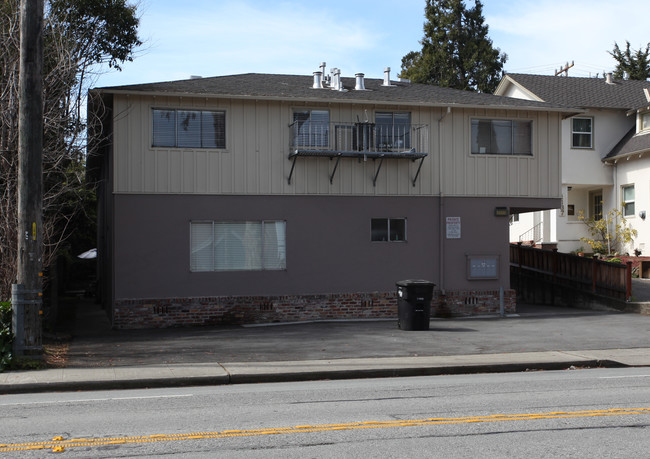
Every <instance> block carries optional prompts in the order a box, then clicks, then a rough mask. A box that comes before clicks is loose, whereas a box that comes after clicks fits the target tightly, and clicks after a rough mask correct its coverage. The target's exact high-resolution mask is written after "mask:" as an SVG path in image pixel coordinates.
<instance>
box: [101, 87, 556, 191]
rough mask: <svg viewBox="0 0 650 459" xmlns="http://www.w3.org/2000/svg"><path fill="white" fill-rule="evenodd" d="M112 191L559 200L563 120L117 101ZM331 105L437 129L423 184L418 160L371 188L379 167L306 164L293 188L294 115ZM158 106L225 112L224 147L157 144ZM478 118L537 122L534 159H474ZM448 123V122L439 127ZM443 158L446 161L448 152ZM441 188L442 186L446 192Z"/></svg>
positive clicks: (395, 165)
mask: <svg viewBox="0 0 650 459" xmlns="http://www.w3.org/2000/svg"><path fill="white" fill-rule="evenodd" d="M114 98H115V102H114V105H115V110H114V126H115V131H114V151H113V154H114V157H113V161H114V167H115V176H114V191H115V193H118V194H122V193H127V194H130V193H135V194H210V195H224V194H226V195H335V196H336V195H339V196H371V195H377V196H387V195H392V196H436V195H438V194H440V192H441V191H442V194H444V195H446V196H476V197H481V196H482V197H488V196H503V197H505V196H519V197H533V198H558V197H559V196H560V183H559V180H560V179H559V177H560V159H559V158H560V157H559V155H560V148H559V129H560V114H559V113H552V112H549V113H547V112H526V111H517V110H491V109H464V108H452V109H451V113H449V114H448V115H447V114H446V113H447V110H446V109H444V108H443V109H440V108H430V107H419V106H398V105H393V106H388V105H373V104H367V105H358V104H357V105H352V104H351V105H341V104H329V105H326V104H322V103H318V102H314V103H313V104H308V105H307V104H304V103H287V102H274V101H255V100H241V99H215V98H196V97H195V98H191V97H183V98H181V97H143V96H135V95H132V96H126V95H115V96H114ZM298 107H309V108H327V109H329V110H330V120H331V121H342V122H345V121H347V122H353V121H355V120H356V119H357V117H359V118H360V119H365V117H366V113H367V114H368V115H367V116H368V117H370V118H371V119H372V117H374V113H375V111H379V110H395V111H398V110H399V111H410V112H411V114H412V115H411V116H412V119H411V121H412V123H414V124H427V125H429V126H430V134H429V142H430V144H429V148H428V153H429V156H428V157H427V158H426V159H425V160H424V164H423V167H422V171H421V174H420V177H419V178H418V181H417V183H416V186H415V187H413V186H412V184H411V180H412V179H413V177H414V176H415V173H416V170H417V166H418V163H417V162H411V161H406V160H396V159H389V160H386V161H385V162H384V164H383V166H382V169H381V171H380V173H379V176H378V179H377V184H376V186H373V183H372V178H373V176H374V175H375V171H376V168H377V167H378V161H372V160H368V161H357V160H356V159H344V160H342V161H341V163H340V165H339V168H338V170H337V173H336V175H335V177H334V181H333V183H332V184H330V182H329V176H330V173H331V171H332V169H333V165H334V162H333V161H330V160H329V159H327V158H299V159H298V160H297V163H296V167H295V171H294V175H293V177H292V182H291V184H288V183H287V178H288V176H289V172H290V169H291V161H289V160H288V159H287V155H288V153H289V142H290V137H289V128H288V125H289V124H290V122H291V119H292V118H291V116H292V110H293V108H298ZM152 108H207V109H219V110H225V111H226V129H227V132H226V136H227V137H226V140H227V148H226V149H225V150H192V149H171V148H152V147H151V109H152ZM472 117H489V118H506V119H530V120H532V121H533V156H531V157H525V156H513V157H508V156H478V155H471V154H470V140H471V129H470V119H471V118H472ZM439 120H441V121H439ZM440 152H442V155H441V153H440ZM441 184H442V187H441Z"/></svg>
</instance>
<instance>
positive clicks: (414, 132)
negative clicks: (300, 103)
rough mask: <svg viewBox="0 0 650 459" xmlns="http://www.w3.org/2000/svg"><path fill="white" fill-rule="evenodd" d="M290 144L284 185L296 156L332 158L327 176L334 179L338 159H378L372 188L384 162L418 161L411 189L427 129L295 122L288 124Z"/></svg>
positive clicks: (425, 145)
mask: <svg viewBox="0 0 650 459" xmlns="http://www.w3.org/2000/svg"><path fill="white" fill-rule="evenodd" d="M289 129H290V130H291V145H290V153H289V159H290V160H292V162H293V163H292V165H291V172H290V173H289V179H288V183H289V184H291V177H292V175H293V171H294V168H295V166H296V160H297V159H298V158H299V157H326V158H330V160H333V159H336V163H335V165H334V169H333V171H332V173H331V174H330V184H331V183H332V182H333V180H334V176H335V174H336V171H337V168H338V166H339V162H340V160H341V158H357V159H358V160H364V161H366V160H368V159H372V160H379V164H378V166H377V168H376V170H375V174H374V178H373V185H376V182H377V177H378V176H379V171H380V170H381V167H382V165H383V162H384V160H385V159H398V160H399V159H401V160H410V161H418V160H419V161H420V163H419V165H418V169H417V172H416V174H415V177H414V178H413V179H412V184H413V186H415V183H416V181H417V178H418V176H419V174H420V169H421V168H422V162H423V161H424V158H426V157H427V155H428V153H427V149H428V145H429V126H428V125H425V124H420V125H418V124H410V123H409V124H406V123H404V124H397V123H395V124H376V123H370V122H357V123H342V122H334V123H327V122H315V121H295V122H293V123H292V124H290V125H289Z"/></svg>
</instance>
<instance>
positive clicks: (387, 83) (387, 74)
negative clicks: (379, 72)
mask: <svg viewBox="0 0 650 459" xmlns="http://www.w3.org/2000/svg"><path fill="white" fill-rule="evenodd" d="M382 86H390V67H386V68H385V69H384V84H383V85H382Z"/></svg>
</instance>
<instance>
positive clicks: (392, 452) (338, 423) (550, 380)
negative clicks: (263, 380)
mask: <svg viewBox="0 0 650 459" xmlns="http://www.w3.org/2000/svg"><path fill="white" fill-rule="evenodd" d="M649 382H650V369H648V368H631V369H616V370H611V369H594V370H572V371H561V372H530V373H512V374H494V375H471V376H438V377H418V378H393V379H377V380H349V381H321V382H310V383H283V384H255V385H239V386H220V387H203V388H186V389H168V390H162V389H160V390H139V391H109V392H79V393H49V394H33V395H15V396H13V395H12V396H9V395H7V396H2V397H0V425H2V434H1V435H0V454H1V455H2V456H3V457H43V456H44V455H45V454H50V453H52V452H54V451H57V448H59V451H60V452H64V453H65V456H66V457H100V458H101V457H159V456H160V455H176V456H180V457H228V458H239V457H241V458H244V457H245V458H251V457H253V458H254V457H264V458H268V457H281V458H293V457H296V458H297V457H300V458H303V457H363V458H366V457H379V456H381V457H387V458H391V457H394V458H397V457H400V458H401V457H472V458H474V457H526V458H529V457H645V456H647V452H648V450H649V449H650V436H648V435H647V432H648V427H649V426H650V384H649ZM53 439H54V440H53ZM31 448H41V449H31Z"/></svg>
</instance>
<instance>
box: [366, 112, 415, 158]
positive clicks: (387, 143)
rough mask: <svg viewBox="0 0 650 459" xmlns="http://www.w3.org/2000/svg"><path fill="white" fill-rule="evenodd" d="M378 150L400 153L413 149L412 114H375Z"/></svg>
mask: <svg viewBox="0 0 650 459" xmlns="http://www.w3.org/2000/svg"><path fill="white" fill-rule="evenodd" d="M375 130H376V140H377V149H378V150H380V151H400V150H408V149H410V148H411V114H410V113H408V112H406V113H404V112H377V113H375Z"/></svg>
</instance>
